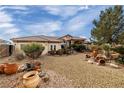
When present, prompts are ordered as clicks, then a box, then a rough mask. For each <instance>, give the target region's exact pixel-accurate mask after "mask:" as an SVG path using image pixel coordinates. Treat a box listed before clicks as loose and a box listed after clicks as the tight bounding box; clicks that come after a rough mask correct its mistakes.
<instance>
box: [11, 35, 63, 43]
mask: <svg viewBox="0 0 124 93" xmlns="http://www.w3.org/2000/svg"><path fill="white" fill-rule="evenodd" d="M11 40H12V41H18V42H20V41H22V42H24V41H39V42H41V41H44V42H62V41H61V39H58V37H53V36H45V35H38V36H27V37H20V38H12V39H11Z"/></svg>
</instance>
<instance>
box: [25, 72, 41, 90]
mask: <svg viewBox="0 0 124 93" xmlns="http://www.w3.org/2000/svg"><path fill="white" fill-rule="evenodd" d="M39 82H40V77H39V75H38V72H37V71H30V72H28V73H26V74H25V75H24V76H23V85H24V86H25V87H26V88H36V87H37V86H38V84H39Z"/></svg>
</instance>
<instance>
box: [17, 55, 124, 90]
mask: <svg viewBox="0 0 124 93" xmlns="http://www.w3.org/2000/svg"><path fill="white" fill-rule="evenodd" d="M38 60H40V61H41V62H44V63H45V64H44V68H43V69H45V70H51V71H54V72H55V73H58V74H59V75H61V76H62V77H63V76H64V77H66V78H67V79H68V80H70V81H72V84H73V86H72V87H82V88H84V87H87V88H89V87H90V88H91V87H101V88H103V87H104V88H108V87H124V69H123V68H122V69H114V68H110V67H107V66H97V65H96V64H88V63H87V62H86V61H84V54H77V55H70V56H45V57H41V58H40V59H38ZM26 61H28V60H23V61H21V62H19V63H24V62H26ZM61 82H63V81H61ZM60 84H61V83H60ZM51 87H52V86H51ZM53 87H54V86H53Z"/></svg>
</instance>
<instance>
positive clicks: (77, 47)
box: [71, 44, 86, 52]
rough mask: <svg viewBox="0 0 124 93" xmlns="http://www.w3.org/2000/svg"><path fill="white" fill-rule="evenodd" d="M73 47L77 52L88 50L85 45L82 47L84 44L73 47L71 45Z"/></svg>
mask: <svg viewBox="0 0 124 93" xmlns="http://www.w3.org/2000/svg"><path fill="white" fill-rule="evenodd" d="M71 47H72V48H73V49H74V50H75V51H77V52H82V51H84V50H86V47H85V45H82V44H73V45H71Z"/></svg>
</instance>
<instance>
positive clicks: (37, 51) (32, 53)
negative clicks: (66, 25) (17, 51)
mask: <svg viewBox="0 0 124 93" xmlns="http://www.w3.org/2000/svg"><path fill="white" fill-rule="evenodd" d="M44 49H45V47H44V46H43V45H42V44H36V43H32V44H27V45H24V46H23V47H22V50H23V51H24V52H25V54H26V55H27V56H28V57H30V58H33V59H36V58H38V57H39V56H40V55H41V53H42V52H43V50H44Z"/></svg>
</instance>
